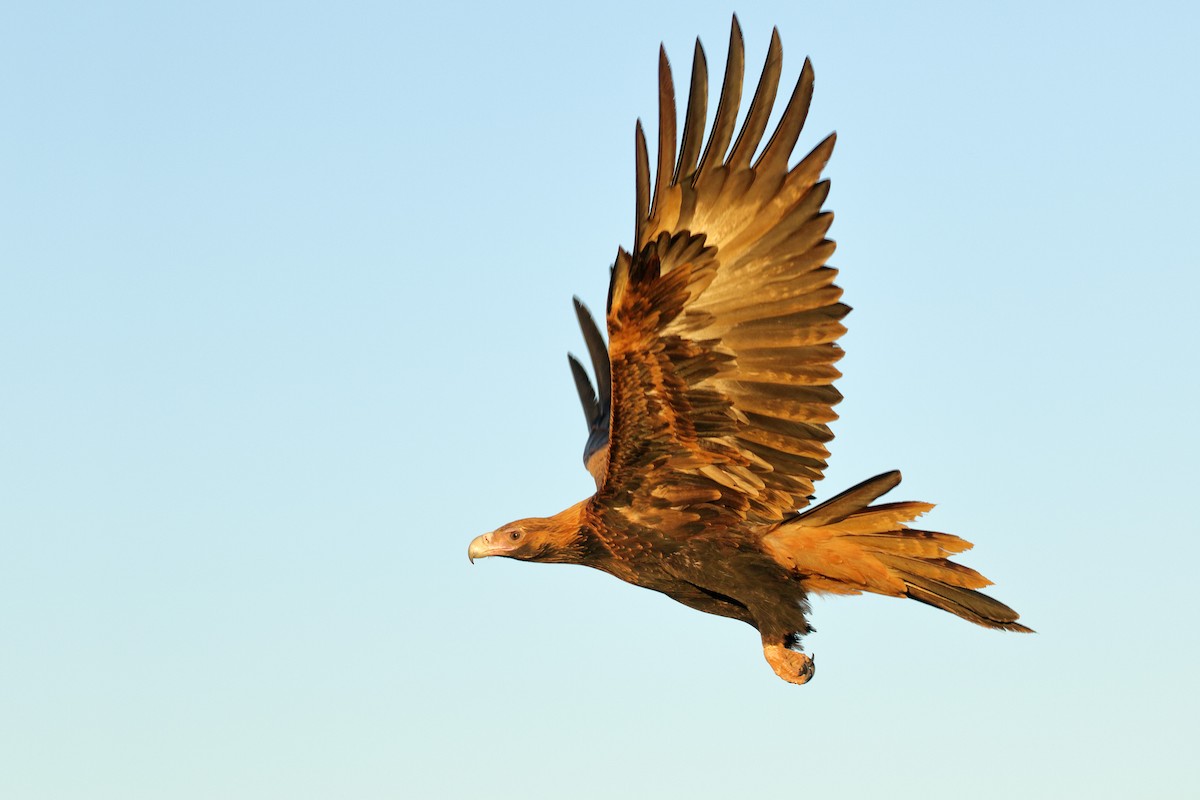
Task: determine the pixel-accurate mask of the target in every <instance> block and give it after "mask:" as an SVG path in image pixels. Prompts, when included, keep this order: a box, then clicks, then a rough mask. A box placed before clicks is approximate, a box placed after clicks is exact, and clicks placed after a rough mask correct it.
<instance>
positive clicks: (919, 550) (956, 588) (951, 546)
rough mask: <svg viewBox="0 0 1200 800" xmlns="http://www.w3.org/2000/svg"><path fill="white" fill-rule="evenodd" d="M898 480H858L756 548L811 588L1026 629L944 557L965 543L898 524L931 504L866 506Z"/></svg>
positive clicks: (979, 579) (978, 579) (981, 580)
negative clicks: (916, 604)
mask: <svg viewBox="0 0 1200 800" xmlns="http://www.w3.org/2000/svg"><path fill="white" fill-rule="evenodd" d="M899 483H900V473H899V472H888V473H885V474H883V475H878V476H876V477H874V478H871V479H870V480H868V481H864V482H863V483H860V484H859V485H858V486H855V487H854V488H852V489H848V490H847V491H845V492H842V493H841V494H839V495H838V496H837V497H834V498H832V499H830V500H827V501H825V502H824V503H822V504H821V505H818V506H815V507H813V508H811V509H809V510H808V511H806V512H804V513H803V514H801V515H800V516H798V517H795V518H794V519H791V520H789V521H787V522H785V523H784V524H782V525H780V526H779V527H778V528H777V529H776V530H774V531H772V532H771V533H770V534H768V535H767V536H766V537H765V538H764V539H763V545H764V547H766V549H767V551H768V552H769V553H770V554H771V555H772V557H774V558H775V560H776V561H778V562H779V563H781V564H783V565H785V566H788V567H790V568H792V569H794V570H796V571H797V572H799V573H800V574H801V576H803V580H804V584H805V586H806V587H807V588H808V589H809V590H810V591H814V592H822V593H828V594H861V593H862V592H873V593H875V594H882V595H888V596H891V597H911V598H912V599H913V600H919V601H921V602H922V603H928V604H929V605H931V606H936V607H937V608H940V609H942V610H944V611H949V612H950V613H951V614H955V615H957V616H960V617H962V618H963V619H965V620H969V621H971V622H974V623H976V624H977V625H983V626H985V627H988V628H1001V629H1003V630H1010V631H1023V632H1029V630H1030V629H1029V628H1027V627H1025V626H1024V625H1021V624H1020V623H1018V622H1017V619H1018V618H1019V615H1018V614H1017V612H1015V611H1013V610H1012V609H1011V608H1009V607H1008V606H1006V605H1004V603H1001V602H1000V601H999V600H996V599H994V598H991V597H988V596H987V595H985V594H983V593H981V592H979V591H977V590H978V589H981V588H983V587H985V586H990V585H991V583H992V582H991V581H989V580H988V579H987V578H985V577H984V576H982V575H980V574H979V573H978V572H976V571H975V570H973V569H971V568H970V567H965V566H963V565H962V564H956V563H955V562H953V561H951V560H950V559H949V556H952V555H955V554H957V553H961V552H963V551H964V550H969V549H970V548H971V543H970V542H968V541H966V540H965V539H961V538H959V537H958V536H954V535H952V534H949V533H935V532H933V531H919V530H912V529H910V528H908V527H907V526H906V525H905V523H907V522H911V521H912V520H914V519H916V518H917V517H919V516H920V515H921V514H924V513H925V512H927V511H929V510H930V509H932V508H933V505H932V504H931V503H918V502H902V503H885V504H881V505H874V506H873V505H871V503H872V502H874V501H875V500H877V499H878V498H880V497H882V496H883V495H884V494H886V493H887V492H889V491H890V490H891V489H893V488H895V486H896V485H897V484H899Z"/></svg>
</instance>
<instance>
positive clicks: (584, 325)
mask: <svg viewBox="0 0 1200 800" xmlns="http://www.w3.org/2000/svg"><path fill="white" fill-rule="evenodd" d="M573 300H574V302H575V318H576V319H578V320H579V329H580V331H582V333H583V341H584V342H585V343H586V344H587V349H588V356H590V357H591V359H592V371H593V372H594V373H595V375H596V386H597V387H598V388H599V392H598V394H597V400H598V403H599V412H600V414H601V415H602V416H605V417H607V416H608V407H609V401H610V395H611V392H612V372H611V370H612V366H611V364H610V363H609V359H608V346H607V345H606V344H605V343H604V336H603V335H602V334H601V333H600V328H599V327H598V326H597V325H596V320H595V319H593V318H592V313H591V312H590V311H589V310H588V307H587V306H586V305H584V304H583V302H582V301H581V300H580V299H579V298H578V297H576V298H573Z"/></svg>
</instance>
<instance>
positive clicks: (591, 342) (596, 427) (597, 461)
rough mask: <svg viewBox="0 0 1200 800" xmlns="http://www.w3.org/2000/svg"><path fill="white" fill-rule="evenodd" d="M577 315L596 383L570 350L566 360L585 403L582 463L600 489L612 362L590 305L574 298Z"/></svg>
mask: <svg viewBox="0 0 1200 800" xmlns="http://www.w3.org/2000/svg"><path fill="white" fill-rule="evenodd" d="M575 316H576V317H577V318H578V319H579V328H580V330H581V331H583V340H584V342H586V343H587V349H588V354H589V356H590V357H591V359H592V371H593V372H594V373H595V375H596V386H598V387H599V391H597V390H596V389H595V388H593V387H592V382H591V380H589V379H588V374H587V370H586V369H584V368H583V364H580V363H579V359H577V358H575V356H573V355H571V354H570V353H567V361H568V363H570V365H571V375H572V376H573V377H574V378H575V390H576V391H577V392H579V402H580V404H582V405H583V416H584V419H586V420H587V424H588V438H587V443H586V444H585V445H584V447H583V465H584V466H585V467H587V471H588V472H590V473H591V474H592V478H593V479H594V480H595V481H596V488H597V489H599V488H600V485H601V483H602V482H603V481H604V465H605V464H606V463H607V462H608V410H609V398H610V388H609V371H610V367H609V363H608V346H607V345H606V344H604V337H603V336H602V335H601V334H600V329H599V328H598V327H597V326H596V321H595V320H594V319H592V313H591V312H590V311H588V308H587V306H585V305H584V304H583V303H582V302H580V300H579V298H578V297H576V298H575Z"/></svg>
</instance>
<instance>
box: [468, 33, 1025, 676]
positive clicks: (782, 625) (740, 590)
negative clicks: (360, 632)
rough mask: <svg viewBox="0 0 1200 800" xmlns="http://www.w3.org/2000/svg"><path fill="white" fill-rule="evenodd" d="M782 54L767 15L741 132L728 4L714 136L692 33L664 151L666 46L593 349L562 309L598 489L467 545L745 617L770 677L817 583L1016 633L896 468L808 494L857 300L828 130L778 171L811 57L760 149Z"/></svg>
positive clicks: (797, 649)
mask: <svg viewBox="0 0 1200 800" xmlns="http://www.w3.org/2000/svg"><path fill="white" fill-rule="evenodd" d="M781 63H782V46H781V44H780V40H779V33H778V31H777V30H776V31H774V32H773V34H772V37H771V44H770V48H769V50H768V52H767V59H766V65H765V67H764V68H763V72H762V77H761V78H760V79H759V83H758V88H757V89H756V91H755V93H754V97H753V99H752V100H751V101H750V107H749V109H748V110H747V112H746V116H745V121H744V122H743V124H742V127H741V130H740V132H738V134H737V137H736V139H735V138H734V131H735V127H736V119H737V115H738V108H739V106H740V104H741V95H742V77H743V68H744V49H743V42H742V33H741V30H740V26H739V25H738V21H737V18H736V17H735V18H734V20H733V26H732V31H731V34H730V41H729V57H728V60H727V61H726V65H725V79H724V83H723V86H722V89H721V94H720V99H719V101H718V104H717V109H716V115H715V118H714V120H713V123H712V128H711V130H709V131H708V134H707V137H706V136H705V127H706V124H705V123H706V119H707V101H708V70H707V65H706V61H705V56H704V50H703V48H702V47H701V45H700V42H699V40H697V42H696V49H695V56H694V60H693V63H692V77H691V90H690V92H689V94H688V101H687V109H686V112H685V115H684V118H683V130H682V132H681V134H680V135H679V138H678V149H677V141H676V113H675V90H674V84H673V81H672V77H671V69H670V65H669V63H668V61H667V58H666V54H665V51H663V50H661V49H660V51H659V73H658V78H659V127H658V157H657V160H656V162H655V164H656V166H655V170H654V176H653V180H651V168H650V159H649V155H648V153H647V149H646V140H645V136H644V134H643V132H642V127H641V123H640V122H639V123H638V125H637V129H636V134H635V145H636V146H635V155H636V159H635V162H636V203H635V204H636V209H635V210H636V226H635V235H634V243H633V247H632V249H631V251H629V252H626V251H625V250H624V249H618V252H617V258H616V262H615V263H614V264H613V267H612V274H611V279H610V283H609V289H608V303H607V313H606V317H607V324H608V325H607V326H608V346H607V347H606V346H605V343H604V339H603V337H602V335H601V333H600V331H599V330H598V329H597V327H596V324H595V323H594V322H593V320H592V318H591V316H590V315H589V313H588V312H587V309H586V308H585V307H584V306H583V305H582V304H581V303H579V301H578V300H576V306H575V308H576V312H577V314H578V316H579V321H580V324H581V326H582V328H583V332H584V338H585V340H586V343H587V348H588V351H589V354H590V356H591V360H592V364H593V367H594V370H595V377H596V386H595V390H594V389H593V387H592V385H591V382H590V380H589V378H588V375H587V372H586V371H585V369H584V368H583V366H582V365H581V364H580V363H579V362H578V361H577V360H576V359H575V358H573V357H571V358H570V366H571V371H572V373H573V375H574V378H575V382H576V386H577V388H578V390H579V396H580V399H581V401H582V403H583V407H584V412H585V414H586V416H587V419H588V425H589V436H588V440H587V446H586V448H585V451H584V463H585V465H586V466H587V469H588V471H589V472H591V474H592V476H593V478H594V479H595V482H596V493H595V494H594V495H592V496H591V497H589V498H588V499H586V500H583V501H582V502H579V503H576V504H575V505H573V506H571V507H570V508H568V509H566V510H565V511H562V512H560V513H558V514H555V515H554V516H552V517H547V518H530V519H522V520H518V521H516V522H510V523H508V524H507V525H503V526H501V527H500V528H498V529H496V530H494V531H492V532H491V533H486V534H484V535H482V536H479V537H477V538H475V539H474V540H473V541H472V542H471V543H470V547H469V550H468V554H469V556H470V557H471V559H472V560H474V559H476V558H482V557H484V556H505V557H507V558H515V559H521V560H523V561H541V562H552V563H569V564H584V565H587V566H589V567H595V568H596V569H599V570H602V571H604V572H607V573H609V574H611V575H614V576H616V577H618V578H620V579H621V580H624V581H627V582H629V583H632V584H635V585H637V586H642V587H645V588H647V589H654V590H655V591H659V592H662V593H663V594H666V595H668V596H669V597H671V598H674V599H675V600H677V601H679V602H680V603H683V604H684V605H687V606H690V607H692V608H695V609H698V610H700V611H704V612H707V613H710V614H718V615H720V616H723V617H731V618H733V619H737V620H741V621H743V622H746V623H749V624H750V625H753V626H754V627H755V628H756V629H757V630H758V631H759V633H760V634H761V636H762V646H763V653H764V655H765V656H766V660H767V662H768V663H769V664H770V665H771V667H772V668H773V669H774V670H775V673H776V674H777V675H778V676H779V677H781V678H783V679H784V680H786V681H789V682H791V683H795V684H803V683H805V682H807V681H808V680H809V679H810V678H811V677H812V675H813V670H814V667H813V661H812V659H811V657H810V656H808V655H806V654H804V653H803V652H802V651H801V646H800V639H801V637H802V636H803V635H804V634H806V633H809V632H811V630H812V628H811V627H810V625H809V623H808V619H807V616H808V612H809V605H808V597H809V595H810V594H812V593H814V592H816V593H825V594H839V595H841V594H859V593H862V592H873V593H875V594H881V595H888V596H892V597H909V598H912V599H913V600H919V601H921V602H922V603H928V604H929V605H932V606H936V607H937V608H941V609H944V610H945V611H949V612H950V613H952V614H956V615H958V616H960V617H962V618H963V619H966V620H969V621H971V622H974V623H976V624H979V625H983V626H986V627H989V628H1000V629H1004V630H1010V631H1028V630H1029V629H1028V628H1026V627H1025V626H1023V625H1021V624H1020V623H1019V622H1017V619H1018V615H1017V613H1016V612H1015V611H1013V610H1012V609H1011V608H1009V607H1008V606H1006V605H1004V604H1003V603H1001V602H999V601H997V600H995V599H993V598H991V597H989V596H987V595H985V594H982V593H980V592H979V591H978V590H979V589H980V588H982V587H984V586H988V585H989V584H990V583H991V582H990V581H988V580H987V579H986V578H984V577H983V576H982V575H981V574H979V573H978V572H976V571H975V570H973V569H970V568H968V567H965V566H963V565H961V564H958V563H956V562H954V561H951V560H950V559H949V557H950V556H953V555H955V554H957V553H960V552H962V551H964V550H966V549H968V548H970V547H971V544H970V542H967V541H965V540H964V539H961V538H959V537H958V536H954V535H951V534H947V533H935V532H932V531H924V530H915V529H912V528H909V527H908V525H907V523H909V522H911V521H912V520H914V519H915V518H916V517H918V516H920V515H921V514H923V513H925V512H927V511H929V510H930V509H931V508H932V507H933V506H932V505H931V504H929V503H918V502H895V503H883V504H878V503H876V502H875V501H876V500H878V499H879V498H880V497H881V496H882V495H884V494H885V493H887V492H888V491H890V490H891V489H893V488H894V487H895V486H896V485H897V484H898V483H900V473H899V472H888V473H886V474H883V475H879V476H876V477H874V478H871V479H870V480H867V481H864V482H863V483H860V484H859V485H857V486H855V487H853V488H851V489H848V490H846V491H844V492H842V493H841V494H839V495H836V496H835V497H832V498H830V499H829V500H826V501H825V502H823V503H820V504H819V505H815V506H812V507H811V508H809V507H807V506H808V504H809V502H810V500H811V499H812V494H813V484H814V483H815V482H817V481H819V480H820V479H821V476H822V473H823V471H824V469H825V467H826V458H827V456H828V455H829V451H828V450H827V449H826V445H827V443H828V442H829V441H830V440H831V439H832V438H833V434H832V433H831V432H830V429H829V423H830V422H831V421H833V420H834V419H836V417H837V415H836V414H835V413H834V412H833V406H834V405H835V404H836V403H837V402H838V401H839V400H841V397H842V395H841V394H840V393H839V392H838V390H837V389H836V388H834V385H833V384H834V381H835V380H836V379H837V378H838V377H839V376H840V373H839V372H838V370H837V368H836V367H835V366H834V364H835V363H836V362H837V361H838V359H839V358H840V357H841V355H842V351H841V349H840V348H839V347H838V345H837V340H838V338H839V337H840V336H841V335H842V333H844V332H845V327H844V326H843V325H842V318H843V317H845V316H846V314H847V312H848V311H849V310H850V309H849V307H848V306H846V305H844V304H842V303H841V302H840V298H841V295H842V290H841V289H840V288H838V287H837V286H836V285H834V282H833V281H834V278H835V276H836V275H837V271H836V270H834V269H833V268H831V267H829V266H827V264H826V262H827V261H828V260H829V257H830V256H831V255H832V254H833V251H834V243H833V242H832V241H830V240H829V239H827V238H826V236H825V234H826V233H827V232H828V230H829V227H830V223H831V222H832V219H833V217H832V214H830V213H829V212H827V211H823V210H822V205H823V203H824V201H825V199H826V196H827V195H828V193H829V181H828V180H822V179H821V172H822V170H823V169H824V167H825V165H826V162H827V161H828V160H829V157H830V154H831V153H832V151H833V145H834V139H835V137H834V135H830V136H829V137H827V138H826V139H825V140H824V141H822V142H821V143H820V144H818V145H817V146H816V147H815V148H813V150H812V152H810V153H809V154H808V155H807V156H805V157H804V158H802V159H800V160H799V162H797V163H796V164H795V165H794V166H789V162H790V160H791V156H792V151H793V149H794V148H795V146H796V141H797V138H798V137H799V135H800V130H801V128H802V127H803V125H804V120H805V117H806V115H807V112H808V108H809V102H810V100H811V99H812V91H813V70H812V66H811V64H810V63H809V62H808V61H807V60H806V61H805V62H804V67H803V69H802V70H801V72H800V77H799V80H798V82H797V84H796V87H795V89H794V91H793V92H792V95H791V99H790V100H789V101H788V103H787V107H786V108H785V110H784V111H783V115H782V117H781V118H780V120H779V123H778V125H777V126H776V128H775V130H774V132H773V133H772V135H771V137H770V139H769V140H768V141H767V144H766V145H765V146H764V147H762V148H761V152H760V147H759V145H760V143H761V141H762V138H763V134H764V132H765V131H766V128H767V122H768V118H769V116H770V114H771V110H772V107H773V106H774V104H775V95H776V90H777V88H778V85H779V78H780V71H781ZM731 142H732V146H731ZM756 154H757V157H756ZM596 390H598V391H596Z"/></svg>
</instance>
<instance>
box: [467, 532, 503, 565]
mask: <svg viewBox="0 0 1200 800" xmlns="http://www.w3.org/2000/svg"><path fill="white" fill-rule="evenodd" d="M494 538H495V536H494V532H493V533H485V534H483V535H482V536H476V537H475V538H474V539H472V540H471V545H470V547H468V548H467V558H469V559H470V560H471V563H472V564H474V563H475V559H477V558H487V557H488V556H494V555H499V554H500V548H498V547H496V545H495V544H493V543H492V540H493V539H494Z"/></svg>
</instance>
